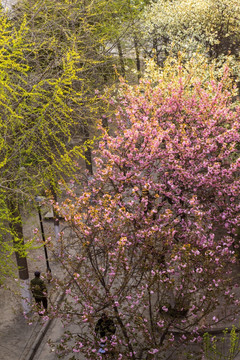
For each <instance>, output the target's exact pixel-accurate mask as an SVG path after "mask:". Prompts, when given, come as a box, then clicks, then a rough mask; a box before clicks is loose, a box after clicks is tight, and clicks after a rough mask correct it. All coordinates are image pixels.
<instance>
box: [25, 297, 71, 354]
mask: <svg viewBox="0 0 240 360" xmlns="http://www.w3.org/2000/svg"><path fill="white" fill-rule="evenodd" d="M64 297H65V293H64V292H63V293H61V294H59V295H58V296H57V298H56V303H57V304H58V305H60V304H61V302H62V301H63V299H64ZM54 320H55V319H54V318H52V319H49V320H47V321H46V322H45V323H44V324H43V325H42V326H41V328H40V330H39V331H38V334H37V337H36V338H35V340H33V342H32V345H31V347H30V349H28V350H27V351H24V352H23V353H22V355H21V357H20V358H19V360H33V359H34V357H35V355H36V353H37V351H38V349H39V347H40V345H41V343H42V340H43V338H44V336H45V335H46V333H47V331H48V330H49V328H50V325H51V324H52V322H53V321H54ZM36 327H37V324H36V326H35V328H34V330H35V329H36ZM30 340H31V338H30ZM30 340H29V341H30Z"/></svg>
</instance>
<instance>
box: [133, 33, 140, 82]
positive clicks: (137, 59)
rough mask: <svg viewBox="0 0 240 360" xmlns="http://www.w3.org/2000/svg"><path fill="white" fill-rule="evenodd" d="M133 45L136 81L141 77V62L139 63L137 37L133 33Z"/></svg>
mask: <svg viewBox="0 0 240 360" xmlns="http://www.w3.org/2000/svg"><path fill="white" fill-rule="evenodd" d="M134 47H135V54H136V67H137V76H138V82H139V80H140V78H141V63H140V55H139V46H138V39H137V36H136V35H134Z"/></svg>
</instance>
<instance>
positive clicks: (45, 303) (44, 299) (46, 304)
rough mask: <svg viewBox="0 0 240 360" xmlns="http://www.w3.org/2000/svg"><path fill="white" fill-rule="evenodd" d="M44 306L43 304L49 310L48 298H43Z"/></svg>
mask: <svg viewBox="0 0 240 360" xmlns="http://www.w3.org/2000/svg"><path fill="white" fill-rule="evenodd" d="M42 304H43V307H44V309H45V310H47V307H48V301H47V298H46V297H44V298H42Z"/></svg>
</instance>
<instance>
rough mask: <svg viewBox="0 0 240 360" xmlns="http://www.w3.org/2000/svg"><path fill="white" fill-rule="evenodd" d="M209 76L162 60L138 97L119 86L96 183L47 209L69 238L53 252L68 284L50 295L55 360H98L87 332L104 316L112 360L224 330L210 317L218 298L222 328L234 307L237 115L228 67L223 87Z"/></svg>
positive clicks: (98, 156)
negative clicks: (75, 359)
mask: <svg viewBox="0 0 240 360" xmlns="http://www.w3.org/2000/svg"><path fill="white" fill-rule="evenodd" d="M196 69H198V71H196ZM201 73H204V74H206V73H208V75H209V76H207V77H202V75H201ZM211 73H212V72H211V69H210V68H209V66H208V65H207V62H205V63H202V64H201V63H199V62H198V61H197V60H196V59H194V58H193V59H192V61H191V62H190V63H188V65H187V66H186V64H185V67H183V66H182V63H181V61H180V62H178V61H176V60H174V59H169V61H168V62H167V63H166V65H165V67H164V69H163V70H162V71H159V70H158V69H157V68H156V67H155V66H154V63H150V65H149V68H148V70H147V76H146V77H145V78H144V79H143V80H142V81H141V82H140V84H139V86H133V87H132V86H129V85H127V84H126V83H124V82H123V83H122V86H121V89H120V90H119V97H118V100H119V106H118V110H117V111H116V113H115V116H114V118H113V119H112V130H111V131H113V133H112V134H110V133H107V132H106V131H104V129H102V131H103V132H104V136H103V138H102V140H101V141H100V142H99V149H98V150H97V151H96V152H95V157H94V162H95V168H96V171H95V174H94V176H93V177H92V178H91V179H89V181H88V183H86V185H85V187H84V189H83V190H82V192H81V193H80V195H76V194H75V193H74V190H73V189H72V190H69V191H68V194H69V196H68V198H67V200H66V201H65V202H64V203H63V204H62V205H60V206H59V205H58V206H57V205H56V208H57V211H58V212H59V213H60V214H61V216H62V217H64V218H65V221H66V222H67V223H68V224H69V228H70V229H71V232H70V236H69V237H68V236H67V232H66V234H63V236H62V238H61V247H60V249H59V253H58V258H59V261H60V262H61V263H62V266H63V268H64V269H65V271H66V272H67V273H68V275H69V276H70V278H68V279H67V280H66V283H64V284H63V283H62V282H61V283H60V284H58V285H57V286H62V285H63V289H64V291H65V292H66V299H65V302H64V304H63V305H61V309H59V316H60V317H61V318H62V319H63V321H66V323H67V324H69V325H68V326H69V328H68V329H67V331H66V334H65V336H63V338H62V342H61V345H59V346H57V349H58V350H57V351H58V352H59V354H70V353H71V352H73V353H74V352H76V353H77V352H83V353H84V355H85V356H86V358H91V359H93V358H98V356H99V355H97V350H98V347H99V345H98V340H97V338H96V336H95V333H94V327H95V324H96V319H97V317H98V316H99V314H100V313H101V312H102V311H107V312H108V314H109V315H110V316H111V317H112V318H113V319H114V321H115V323H116V325H117V328H118V330H117V333H116V336H113V337H112V339H111V341H109V343H108V345H107V346H108V350H109V351H110V352H111V351H113V352H114V354H115V356H117V358H118V359H121V358H124V359H128V358H131V359H143V358H146V356H151V355H154V354H156V356H158V358H159V359H160V358H166V356H167V354H168V355H169V354H171V353H172V352H174V351H176V348H178V349H181V350H180V351H183V350H182V346H184V344H187V343H188V341H191V342H192V343H198V342H200V341H201V335H202V333H203V332H204V329H205V327H206V326H208V327H211V326H213V325H214V324H216V323H219V322H220V321H224V319H220V318H218V316H217V315H215V314H214V310H216V309H217V307H218V305H219V303H220V301H221V299H222V302H223V303H224V304H226V309H225V310H226V313H225V319H226V318H228V317H229V316H231V312H232V311H233V308H232V307H231V306H229V304H234V303H235V305H238V303H239V302H238V300H236V299H234V295H233V293H232V291H231V285H232V284H231V279H230V276H229V274H230V272H228V270H229V271H230V269H231V264H232V263H234V262H235V254H234V231H235V228H236V226H237V224H238V223H239V220H240V219H239V202H238V188H239V164H240V158H239V154H238V144H239V140H240V135H239V128H240V122H239V120H240V119H239V117H240V108H239V107H233V108H232V94H231V91H232V87H231V77H230V74H229V70H228V69H227V67H224V68H223V69H222V77H221V80H220V81H218V80H217V79H216V78H214V75H211ZM79 176H81V175H79ZM82 181H83V183H84V179H82ZM217 228H218V229H221V231H220V232H219V234H218V236H217V235H216V229H217ZM227 269H228V270H227ZM66 289H67V290H66ZM53 311H54V314H56V311H57V309H56V307H54V309H53ZM76 312H77V313H78V316H77V317H76V316H75V315H74V314H75V313H76ZM74 323H76V324H79V327H78V335H77V336H75V334H74V331H73V332H71V326H72V325H73V324H74ZM177 334H178V335H177ZM174 340H175V341H174Z"/></svg>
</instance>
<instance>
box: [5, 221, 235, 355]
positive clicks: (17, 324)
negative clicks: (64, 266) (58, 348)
mask: <svg viewBox="0 0 240 360" xmlns="http://www.w3.org/2000/svg"><path fill="white" fill-rule="evenodd" d="M36 226H39V225H38V219H37V217H36V216H32V217H31V218H30V219H28V220H27V222H26V224H25V226H24V228H25V234H24V235H25V237H26V238H31V236H32V231H33V230H34V229H35V227H36ZM44 230H45V232H46V237H48V236H53V238H54V227H53V224H52V222H47V221H44ZM49 261H50V267H51V270H52V275H53V277H58V276H59V265H58V264H57V263H56V262H55V261H54V258H52V257H51V252H49ZM28 266H29V273H30V278H32V277H33V274H34V271H35V270H36V269H38V270H41V269H42V271H43V272H44V269H45V267H46V265H45V258H44V250H43V248H42V247H41V248H38V249H36V250H34V251H33V252H32V253H31V256H30V257H29V259H28ZM239 269H240V265H238V266H237V268H236V274H235V275H236V277H238V279H239V281H238V282H239V284H240V275H239ZM14 281H15V280H13V281H11V282H10V283H8V287H9V289H6V288H5V287H0V313H1V318H0V360H57V359H58V357H57V355H56V354H55V352H53V351H52V350H51V348H50V347H49V345H48V339H49V338H50V339H51V340H53V341H55V342H59V341H60V338H61V335H62V333H63V328H62V325H61V323H60V320H59V319H50V320H48V321H47V322H44V321H43V319H42V318H41V317H38V316H36V315H33V316H32V324H31V325H29V323H28V321H27V320H26V319H25V317H24V316H23V314H22V308H21V299H20V297H19V295H18V291H17V290H18V289H17V282H16V281H15V282H14ZM236 291H237V292H238V294H239V298H240V288H238V289H237V290H236ZM48 292H49V297H50V298H51V300H52V301H53V302H61V300H62V299H63V294H61V293H59V294H55V293H53V292H51V284H48ZM231 325H232V324H225V326H227V327H229V328H231ZM220 332H221V328H219V329H216V334H217V333H220ZM69 356H70V355H69ZM67 358H69V357H67ZM78 359H80V360H84V357H83V356H81V354H78ZM174 360H178V359H177V358H176V357H175V358H174ZM179 360H181V358H179ZM234 360H240V354H239V355H237V356H236V357H235V358H234Z"/></svg>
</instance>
